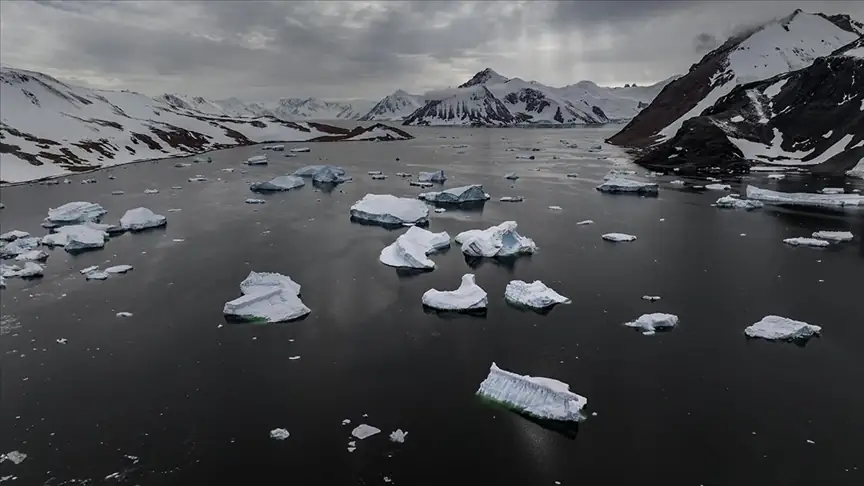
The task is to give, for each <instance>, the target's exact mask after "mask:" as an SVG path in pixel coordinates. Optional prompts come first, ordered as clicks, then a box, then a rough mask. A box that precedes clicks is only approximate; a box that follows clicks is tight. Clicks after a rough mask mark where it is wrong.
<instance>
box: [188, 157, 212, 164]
mask: <svg viewBox="0 0 864 486" xmlns="http://www.w3.org/2000/svg"><path fill="white" fill-rule="evenodd" d="M212 160H213V159H211V158H210V157H195V158H194V159H192V162H195V163H196V164H201V163H205V164H206V163H208V162H211V161H212Z"/></svg>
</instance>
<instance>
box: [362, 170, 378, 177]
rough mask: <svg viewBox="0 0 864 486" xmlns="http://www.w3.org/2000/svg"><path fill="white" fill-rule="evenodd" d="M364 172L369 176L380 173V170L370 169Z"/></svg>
mask: <svg viewBox="0 0 864 486" xmlns="http://www.w3.org/2000/svg"><path fill="white" fill-rule="evenodd" d="M366 173H367V174H369V175H370V176H373V175H381V171H380V170H370V171H369V172H366Z"/></svg>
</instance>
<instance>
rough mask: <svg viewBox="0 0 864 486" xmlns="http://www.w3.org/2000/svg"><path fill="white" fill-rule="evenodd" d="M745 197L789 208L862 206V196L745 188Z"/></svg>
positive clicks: (863, 199)
mask: <svg viewBox="0 0 864 486" xmlns="http://www.w3.org/2000/svg"><path fill="white" fill-rule="evenodd" d="M747 197H748V198H749V199H756V200H759V201H763V202H766V203H771V204H779V205H790V206H824V207H843V206H864V196H860V195H857V194H811V193H806V192H777V191H769V190H768V189H759V188H758V187H754V186H747Z"/></svg>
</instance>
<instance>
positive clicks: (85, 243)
mask: <svg viewBox="0 0 864 486" xmlns="http://www.w3.org/2000/svg"><path fill="white" fill-rule="evenodd" d="M100 226H101V225H100ZM107 237H108V233H106V232H105V231H104V230H102V229H100V228H99V227H93V226H91V225H89V224H73V225H71V226H62V227H60V228H58V229H57V232H55V233H51V234H50V235H47V236H45V237H44V238H42V244H43V245H45V246H62V247H64V249H65V250H66V251H68V252H70V253H74V252H80V251H85V250H95V249H97V248H102V247H104V246H105V238H107Z"/></svg>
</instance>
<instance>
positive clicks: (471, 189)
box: [417, 184, 489, 204]
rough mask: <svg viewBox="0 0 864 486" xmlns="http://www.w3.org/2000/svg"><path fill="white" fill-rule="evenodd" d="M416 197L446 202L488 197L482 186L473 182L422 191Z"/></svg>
mask: <svg viewBox="0 0 864 486" xmlns="http://www.w3.org/2000/svg"><path fill="white" fill-rule="evenodd" d="M417 197H419V198H420V199H423V200H424V201H429V202H435V203H446V204H462V203H469V202H482V201H486V200H487V199H489V197H488V196H487V195H486V193H485V192H484V191H483V186H482V185H480V184H473V185H470V186H461V187H454V188H451V189H445V190H443V191H435V192H424V193H421V194H419V195H418V196H417Z"/></svg>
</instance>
